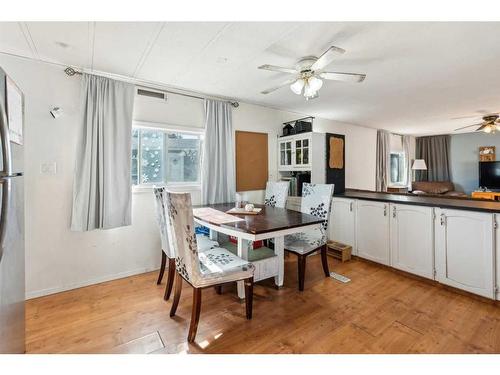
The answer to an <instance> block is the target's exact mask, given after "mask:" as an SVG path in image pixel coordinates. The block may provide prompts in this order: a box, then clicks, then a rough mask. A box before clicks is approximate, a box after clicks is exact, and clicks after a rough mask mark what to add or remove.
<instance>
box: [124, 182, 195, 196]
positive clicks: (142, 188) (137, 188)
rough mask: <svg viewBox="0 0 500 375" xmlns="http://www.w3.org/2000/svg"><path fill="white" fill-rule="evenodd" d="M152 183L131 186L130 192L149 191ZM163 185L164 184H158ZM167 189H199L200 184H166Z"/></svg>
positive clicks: (151, 188) (180, 190)
mask: <svg viewBox="0 0 500 375" xmlns="http://www.w3.org/2000/svg"><path fill="white" fill-rule="evenodd" d="M153 186H154V185H140V186H132V194H141V193H151V192H152V191H153ZM158 186H164V185H158ZM166 187H167V189H169V190H172V191H176V192H184V191H201V186H200V185H189V184H185V185H184V184H182V185H180V184H179V185H166Z"/></svg>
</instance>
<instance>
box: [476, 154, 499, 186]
mask: <svg viewBox="0 0 500 375" xmlns="http://www.w3.org/2000/svg"><path fill="white" fill-rule="evenodd" d="M479 186H481V187H485V188H488V189H500V161H482V162H479Z"/></svg>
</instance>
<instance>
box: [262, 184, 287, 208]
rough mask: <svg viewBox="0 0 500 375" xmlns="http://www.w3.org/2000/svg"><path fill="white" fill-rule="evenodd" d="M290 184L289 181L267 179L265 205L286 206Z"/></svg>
mask: <svg viewBox="0 0 500 375" xmlns="http://www.w3.org/2000/svg"><path fill="white" fill-rule="evenodd" d="M288 186H289V183H288V182H284V181H280V182H273V181H267V184H266V196H265V198H264V205H266V206H271V207H280V208H285V205H286V199H287V198H288Z"/></svg>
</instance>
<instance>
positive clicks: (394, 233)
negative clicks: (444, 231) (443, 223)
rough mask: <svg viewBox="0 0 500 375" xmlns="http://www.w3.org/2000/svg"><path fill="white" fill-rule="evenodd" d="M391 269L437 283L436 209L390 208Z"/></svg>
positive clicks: (416, 207) (400, 206) (401, 205)
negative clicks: (433, 280) (435, 260)
mask: <svg viewBox="0 0 500 375" xmlns="http://www.w3.org/2000/svg"><path fill="white" fill-rule="evenodd" d="M390 211H391V214H390V216H391V218H390V238H391V266H392V267H394V268H397V269H400V270H402V271H406V272H409V273H412V274H415V275H419V276H423V277H426V278H429V279H434V209H433V208H432V207H423V206H411V205H403V204H392V203H391V205H390Z"/></svg>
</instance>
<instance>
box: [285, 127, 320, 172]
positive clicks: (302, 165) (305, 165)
mask: <svg viewBox="0 0 500 375" xmlns="http://www.w3.org/2000/svg"><path fill="white" fill-rule="evenodd" d="M312 139H313V135H312V133H305V134H297V135H292V136H287V137H282V138H279V139H278V145H279V159H278V160H279V165H278V168H279V170H280V171H292V170H297V171H300V170H310V169H311V158H312V155H311V153H312V151H311V149H312Z"/></svg>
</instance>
